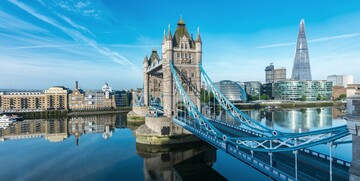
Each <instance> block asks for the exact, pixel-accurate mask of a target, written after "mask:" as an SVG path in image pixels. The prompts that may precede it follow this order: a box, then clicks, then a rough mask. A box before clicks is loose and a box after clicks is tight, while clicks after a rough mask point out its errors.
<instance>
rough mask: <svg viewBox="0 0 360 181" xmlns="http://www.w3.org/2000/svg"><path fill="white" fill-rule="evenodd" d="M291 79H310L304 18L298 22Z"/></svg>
mask: <svg viewBox="0 0 360 181" xmlns="http://www.w3.org/2000/svg"><path fill="white" fill-rule="evenodd" d="M291 80H312V79H311V69H310V60H309V51H308V46H307V41H306V34H305V22H304V20H301V22H300V29H299V34H298V38H297V44H296V51H295V59H294V66H293V70H292V76H291Z"/></svg>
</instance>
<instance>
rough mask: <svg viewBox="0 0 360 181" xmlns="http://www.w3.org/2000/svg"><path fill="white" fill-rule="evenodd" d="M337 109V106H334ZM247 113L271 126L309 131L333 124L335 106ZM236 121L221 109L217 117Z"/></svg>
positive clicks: (296, 130) (281, 129)
mask: <svg viewBox="0 0 360 181" xmlns="http://www.w3.org/2000/svg"><path fill="white" fill-rule="evenodd" d="M334 109H335V108H334ZM244 113H245V114H247V115H248V116H250V117H251V118H252V119H254V120H256V121H259V122H261V123H262V124H264V125H266V126H267V127H269V128H273V129H278V130H280V131H286V132H296V133H301V132H307V131H310V130H317V129H322V128H327V127H332V126H333V108H332V107H326V108H301V109H289V110H280V111H271V112H267V111H263V110H250V111H249V110H248V111H244ZM219 118H220V119H221V120H226V121H227V122H229V123H234V122H235V123H236V121H234V119H233V118H232V117H230V116H229V115H228V114H226V113H225V111H221V112H220V115H218V116H217V119H219Z"/></svg>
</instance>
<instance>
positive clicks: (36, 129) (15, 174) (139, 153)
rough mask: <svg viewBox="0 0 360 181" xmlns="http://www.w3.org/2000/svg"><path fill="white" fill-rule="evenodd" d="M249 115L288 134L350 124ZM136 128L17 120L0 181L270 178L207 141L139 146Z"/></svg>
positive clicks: (113, 121) (320, 114)
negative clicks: (134, 132) (136, 140)
mask: <svg viewBox="0 0 360 181" xmlns="http://www.w3.org/2000/svg"><path fill="white" fill-rule="evenodd" d="M308 110H309V111H308ZM314 110H315V111H314ZM310 112H311V114H310ZM247 113H248V114H249V115H251V116H252V117H253V118H254V119H257V120H259V121H260V122H261V123H262V124H265V125H268V126H270V127H273V128H276V129H279V130H284V131H285V130H286V131H293V132H304V131H310V130H315V129H320V128H326V127H331V126H335V125H340V124H344V120H342V119H341V118H333V116H331V115H332V114H333V113H334V111H333V110H332V108H320V111H318V110H317V108H310V109H306V110H305V111H302V110H285V111H284V110H283V111H277V112H271V113H264V112H263V111H259V110H254V111H249V112H247ZM304 114H305V115H304ZM292 115H297V116H296V118H297V119H296V121H295V122H294V121H293V120H292V119H288V118H289V116H292ZM309 117H310V118H311V119H310V118H309ZM272 118H276V119H272ZM307 120H310V123H309V122H308V121H307ZM136 128H137V126H136V125H131V124H130V123H127V121H126V115H125V114H118V115H115V114H114V115H96V116H85V117H80V116H79V117H72V118H69V119H48V120H24V121H21V122H16V123H15V124H14V125H12V126H11V127H10V128H7V129H3V130H0V139H1V140H2V141H3V142H0V163H2V164H0V170H1V171H0V180H20V181H22V180H52V181H56V180H174V178H181V179H183V180H239V179H243V180H250V179H251V180H270V179H269V178H267V177H266V176H264V175H263V174H261V173H260V172H258V171H256V170H255V169H253V168H252V167H250V166H248V165H247V164H245V163H243V162H241V161H239V160H237V159H235V158H234V157H232V156H229V155H228V154H226V153H224V152H223V151H220V150H215V149H214V148H212V147H211V146H209V145H207V144H205V143H196V144H181V145H175V146H146V145H139V144H136V142H135V136H134V134H133V130H135V129H136ZM320 149H321V148H320ZM344 150H347V151H348V152H349V151H350V152H351V147H350V148H349V147H346V148H344ZM345 155H347V156H349V155H351V154H345ZM350 159H351V158H350Z"/></svg>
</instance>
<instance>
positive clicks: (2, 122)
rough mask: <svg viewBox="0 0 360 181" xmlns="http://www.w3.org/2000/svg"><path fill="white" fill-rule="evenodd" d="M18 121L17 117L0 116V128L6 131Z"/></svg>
mask: <svg viewBox="0 0 360 181" xmlns="http://www.w3.org/2000/svg"><path fill="white" fill-rule="evenodd" d="M18 119H20V118H19V117H18V116H17V115H11V116H7V115H2V116H0V128H3V129H6V128H7V127H9V126H10V125H11V124H12V123H13V122H15V121H17V120H18Z"/></svg>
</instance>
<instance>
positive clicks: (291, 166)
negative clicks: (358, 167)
mask: <svg viewBox="0 0 360 181" xmlns="http://www.w3.org/2000/svg"><path fill="white" fill-rule="evenodd" d="M208 120H209V121H211V122H212V123H213V125H214V126H215V127H216V128H217V129H219V130H220V131H222V132H224V133H228V135H229V136H236V137H254V135H253V134H251V133H247V132H244V131H240V130H238V129H235V128H233V127H229V126H225V125H224V124H220V123H219V122H218V121H213V120H211V119H208ZM239 149H241V148H239ZM241 150H242V151H243V152H248V153H249V154H251V153H250V151H249V150H245V149H241ZM272 154H273V155H272V160H273V163H274V164H273V167H275V168H278V169H279V170H281V171H284V172H285V173H287V174H289V175H295V172H296V170H295V154H293V153H292V152H276V153H272ZM253 156H254V157H255V158H257V159H259V160H261V161H263V162H265V163H268V164H269V165H270V156H269V154H268V153H265V152H254V155H253ZM274 161H275V162H274ZM314 170H316V171H314ZM332 170H333V173H332V174H333V175H332V179H333V181H335V180H348V179H349V172H348V170H349V167H347V166H346V165H343V164H338V163H337V162H335V163H333V165H332ZM329 171H330V166H329V160H327V159H323V158H320V157H317V156H314V155H312V154H308V153H306V152H301V151H299V152H298V154H297V172H298V173H297V174H298V179H299V180H314V179H315V180H330V178H329V177H330V174H329V173H330V172H329Z"/></svg>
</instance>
